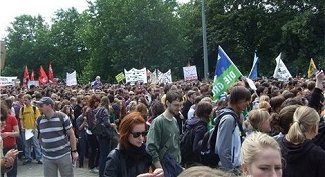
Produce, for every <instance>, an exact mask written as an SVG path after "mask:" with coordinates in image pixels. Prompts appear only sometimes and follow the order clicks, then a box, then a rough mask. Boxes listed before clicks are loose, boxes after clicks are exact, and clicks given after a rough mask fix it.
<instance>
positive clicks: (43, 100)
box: [35, 97, 54, 105]
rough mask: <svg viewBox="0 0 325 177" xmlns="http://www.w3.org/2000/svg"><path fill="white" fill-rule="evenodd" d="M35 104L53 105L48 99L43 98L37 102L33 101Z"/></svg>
mask: <svg viewBox="0 0 325 177" xmlns="http://www.w3.org/2000/svg"><path fill="white" fill-rule="evenodd" d="M35 104H37V105H40V104H47V105H48V104H50V105H54V101H53V100H52V98H50V97H43V98H41V99H40V100H39V101H35Z"/></svg>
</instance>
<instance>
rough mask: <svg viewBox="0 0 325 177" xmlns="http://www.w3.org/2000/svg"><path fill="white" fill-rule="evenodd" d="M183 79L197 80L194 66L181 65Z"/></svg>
mask: <svg viewBox="0 0 325 177" xmlns="http://www.w3.org/2000/svg"><path fill="white" fill-rule="evenodd" d="M183 73H184V80H186V81H191V80H197V72H196V66H187V67H183Z"/></svg>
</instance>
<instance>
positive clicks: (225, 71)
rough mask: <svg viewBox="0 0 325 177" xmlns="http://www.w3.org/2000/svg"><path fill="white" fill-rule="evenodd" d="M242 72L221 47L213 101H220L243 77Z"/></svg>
mask: <svg viewBox="0 0 325 177" xmlns="http://www.w3.org/2000/svg"><path fill="white" fill-rule="evenodd" d="M241 75H242V74H241V72H240V71H239V69H238V68H237V67H236V65H235V64H234V63H233V62H232V61H231V60H230V58H229V57H228V55H227V54H226V53H225V52H224V50H223V49H222V48H221V47H220V46H219V47H218V59H217V64H216V70H215V76H214V81H213V89H212V93H213V100H218V99H219V97H220V95H222V94H223V93H224V92H225V91H227V90H228V89H229V87H231V86H232V85H233V84H234V83H235V82H236V81H237V80H238V78H239V77H240V76H241Z"/></svg>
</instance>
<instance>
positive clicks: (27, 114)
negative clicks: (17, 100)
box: [19, 105, 40, 129]
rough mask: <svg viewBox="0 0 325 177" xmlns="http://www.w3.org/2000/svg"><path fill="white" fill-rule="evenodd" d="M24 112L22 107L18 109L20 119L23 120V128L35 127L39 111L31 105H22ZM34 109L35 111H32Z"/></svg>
mask: <svg viewBox="0 0 325 177" xmlns="http://www.w3.org/2000/svg"><path fill="white" fill-rule="evenodd" d="M23 108H24V112H22V108H21V109H20V111H19V117H20V120H22V121H23V124H24V125H23V127H24V128H25V129H35V128H36V126H35V121H36V119H37V118H38V117H39V116H40V112H39V110H38V108H37V107H35V108H33V106H31V105H30V106H24V107H23ZM34 109H35V112H34Z"/></svg>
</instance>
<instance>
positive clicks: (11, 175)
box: [1, 146, 17, 177]
mask: <svg viewBox="0 0 325 177" xmlns="http://www.w3.org/2000/svg"><path fill="white" fill-rule="evenodd" d="M10 149H16V146H13V147H8V148H3V154H4V155H5V154H6V153H7V152H8V151H9V150H10ZM6 174H7V177H17V158H16V159H15V161H14V164H13V165H12V168H11V170H10V171H8V172H7V173H6ZM1 176H2V177H4V176H5V175H4V174H2V173H1Z"/></svg>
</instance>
